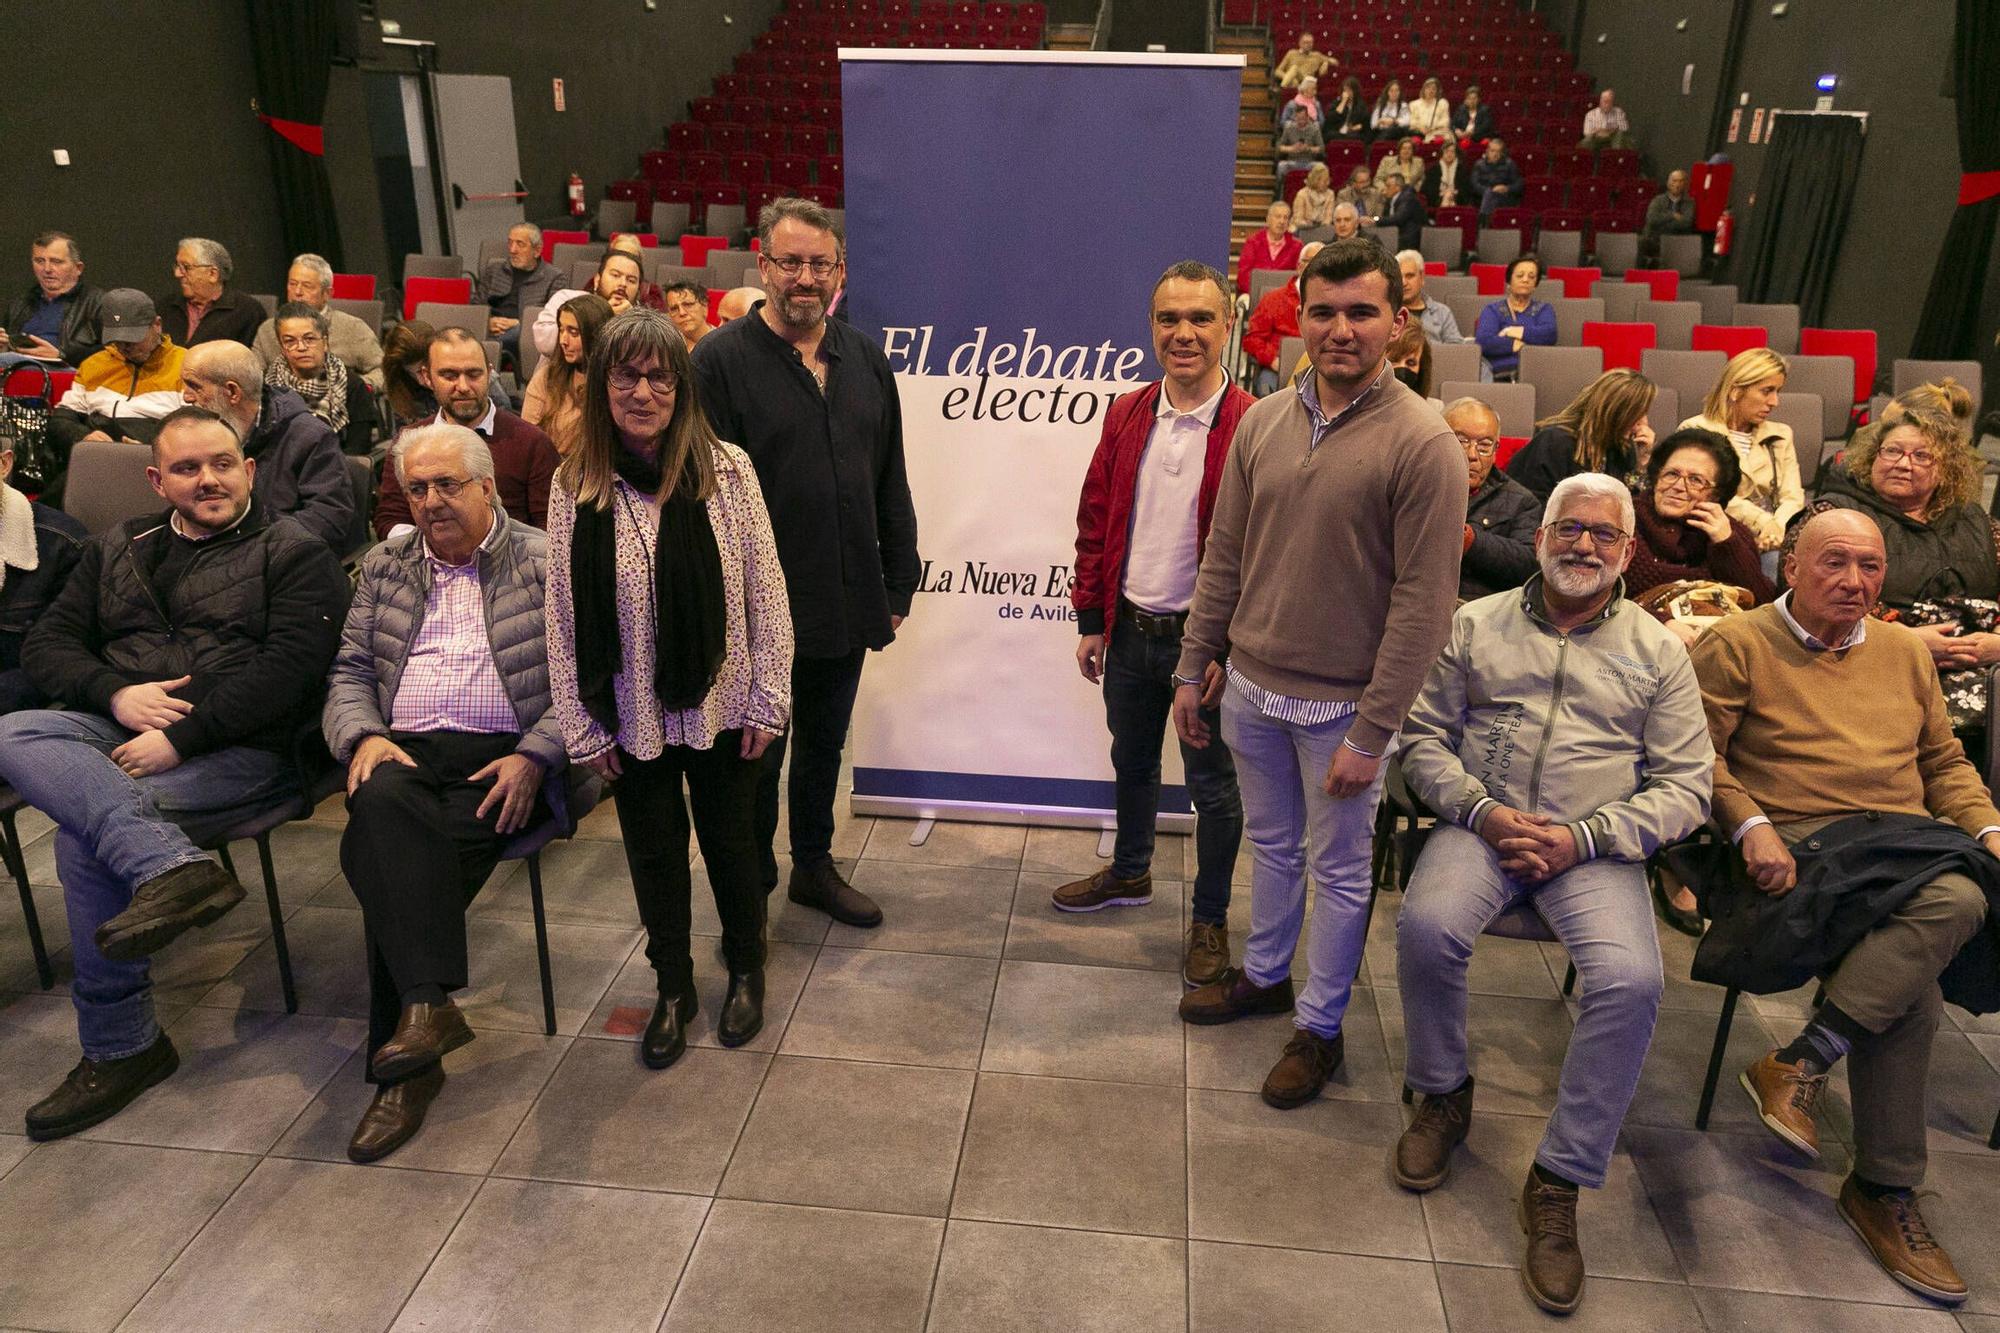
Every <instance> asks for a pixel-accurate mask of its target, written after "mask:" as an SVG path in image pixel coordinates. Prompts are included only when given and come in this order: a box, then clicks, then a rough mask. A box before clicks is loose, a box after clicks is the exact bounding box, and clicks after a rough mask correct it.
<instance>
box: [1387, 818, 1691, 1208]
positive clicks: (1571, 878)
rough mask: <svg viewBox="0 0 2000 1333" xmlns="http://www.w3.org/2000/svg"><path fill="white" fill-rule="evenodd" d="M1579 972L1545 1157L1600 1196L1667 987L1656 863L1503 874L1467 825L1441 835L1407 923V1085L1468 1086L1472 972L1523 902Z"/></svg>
mask: <svg viewBox="0 0 2000 1333" xmlns="http://www.w3.org/2000/svg"><path fill="white" fill-rule="evenodd" d="M1528 897H1532V899H1533V902H1534V907H1535V910H1536V911H1537V912H1538V913H1540V914H1541V918H1542V920H1544V921H1546V922H1547V923H1548V926H1549V929H1550V930H1552V931H1554V932H1555V935H1556V938H1557V939H1559V940H1561V941H1562V946H1563V948H1564V949H1566V950H1567V951H1568V952H1569V956H1570V959H1571V961H1572V962H1574V963H1575V964H1576V975H1577V979H1578V982H1579V983H1580V986H1581V991H1582V999H1581V1000H1580V1001H1579V1002H1578V1006H1577V1007H1578V1014H1577V1020H1576V1029H1575V1031H1573V1032H1572V1033H1571V1034H1570V1039H1569V1053H1568V1054H1567V1055H1566V1056H1565V1057H1564V1058H1563V1067H1562V1080H1561V1082H1560V1084H1559V1085H1558V1088H1557V1092H1556V1110H1555V1114H1554V1115H1552V1116H1550V1117H1549V1124H1548V1129H1547V1130H1546V1131H1545V1132H1544V1133H1543V1135H1542V1142H1541V1146H1540V1147H1539V1148H1537V1149H1536V1150H1535V1160H1536V1161H1537V1162H1540V1163H1541V1164H1542V1165H1543V1166H1544V1167H1546V1168H1548V1169H1549V1170H1550V1171H1553V1172H1555V1173H1556V1174H1557V1175H1559V1176H1562V1177H1564V1178H1565V1179H1568V1180H1573V1181H1575V1182H1577V1183H1578V1184H1580V1185H1589V1186H1591V1187H1592V1188H1593V1189H1594V1188H1597V1187H1599V1186H1601V1185H1603V1184H1604V1173H1605V1171H1606V1169H1607V1168H1608V1167H1609V1166H1610V1164H1611V1150H1612V1148H1613V1147H1615V1146H1616V1145H1617V1142H1618V1130H1619V1127H1620V1126H1621V1125H1622V1124H1624V1122H1625V1111H1626V1109H1627V1108H1628V1107H1630V1106H1631V1104H1632V1094H1633V1092H1634V1091H1635V1090H1636V1089H1637V1088H1638V1086H1639V1069H1640V1066H1642V1065H1643V1064H1645V1062H1646V1049H1647V1047H1649V1046H1650V1045H1651V1044H1652V1041H1653V1020H1654V1018H1655V1017H1657V1016H1658V1014H1659V1011H1660V994H1661V992H1662V990H1663V989H1664V986H1665V982H1664V981H1663V980H1662V978H1661V972H1660V939H1659V936H1658V934H1656V933H1655V930H1654V926H1653V904H1652V899H1651V898H1650V897H1649V896H1648V894H1647V891H1646V871H1645V867H1643V866H1640V865H1637V864H1634V863H1633V862H1630V861H1586V862H1584V863H1583V864H1582V865H1579V866H1577V867H1575V868H1574V869H1572V870H1570V871H1568V872H1566V873H1564V874H1562V875H1558V876H1557V877H1556V878H1554V879H1552V880H1549V881H1548V882H1547V883H1545V884H1540V885H1534V884H1525V883H1522V882H1521V881H1519V880H1516V879H1514V878H1512V877H1511V876H1509V875H1508V874H1506V873H1505V872H1504V871H1502V870H1501V869H1500V854H1499V853H1498V852H1496V851H1495V850H1494V849H1493V848H1492V847H1490V846H1488V845H1487V843H1486V841H1485V840H1484V839H1483V838H1481V837H1479V836H1478V835H1477V834H1475V833H1473V832H1471V831H1470V830H1468V829H1464V828H1460V827H1459V826H1458V825H1456V824H1440V825H1438V826H1437V828H1436V829H1434V830H1432V832H1431V836H1430V839H1429V840H1428V841H1427V842H1426V843H1425V844H1424V852H1423V855H1422V856H1421V857H1419V858H1418V859H1417V865H1416V869H1415V870H1414V871H1413V872H1412V874H1411V876H1410V890H1409V893H1408V894H1407V895H1405V897H1404V899H1403V914H1402V916H1401V918H1400V919H1399V920H1398V921H1397V924H1396V980H1397V983H1398V985H1399V986H1400V988H1401V989H1402V992H1403V1031H1404V1040H1405V1041H1406V1043H1407V1045H1408V1051H1409V1062H1408V1072H1407V1074H1406V1075H1405V1080H1406V1081H1407V1082H1408V1083H1409V1085H1410V1087H1411V1088H1412V1089H1414V1090H1415V1091H1417V1092H1422V1093H1431V1094H1438V1093H1446V1092H1451V1091H1454V1090H1455V1089H1457V1088H1458V1087H1459V1086H1460V1085H1461V1084H1463V1083H1464V1082H1465V1079H1466V1076H1467V1075H1468V1074H1469V1073H1470V1072H1471V1069H1470V1067H1469V1066H1468V1064H1467V1060H1466V1041H1465V1003H1466V1001H1465V971H1466V967H1467V965H1468V964H1469V963H1470V961H1471V959H1472V946H1473V944H1474V942H1475V941H1477V940H1478V938H1479V933H1480V932H1481V931H1482V930H1484V929H1485V928H1486V926H1487V923H1489V922H1490V921H1492V920H1493V918H1494V917H1496V916H1499V915H1500V913H1501V912H1502V911H1504V910H1506V909H1507V908H1508V907H1509V906H1511V905H1513V904H1514V903H1516V902H1518V901H1520V900H1521V899H1522V898H1528Z"/></svg>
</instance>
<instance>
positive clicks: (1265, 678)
mask: <svg viewBox="0 0 2000 1333" xmlns="http://www.w3.org/2000/svg"><path fill="white" fill-rule="evenodd" d="M1300 290H1301V294H1302V297H1303V304H1304V308H1303V312H1302V314H1301V317H1300V325H1301V327H1302V328H1303V330H1304V333H1305V341H1306V352H1307V355H1308V356H1310V357H1311V359H1312V373H1311V374H1308V375H1301V376H1300V377H1299V382H1298V387H1297V389H1296V390H1293V391H1289V392H1285V393H1278V394H1273V395H1272V396H1271V397H1269V398H1265V399H1263V400H1261V401H1260V402H1259V403H1258V404H1257V405H1256V406H1255V407H1253V408H1251V409H1250V411H1249V412H1248V413H1247V414H1245V416H1244V418H1243V423H1242V424H1241V425H1240V426H1239V427H1238V428H1237V433H1236V439H1235V441H1234V443H1233V444H1232V446H1231V448H1230V453H1229V465H1228V467H1227V469H1226V470H1225V471H1224V473H1223V478H1222V485H1221V489H1220V491H1219V493H1218V495H1217V498H1216V505H1215V520H1214V524H1213V526H1212V527H1211V528H1210V530H1209V540H1208V546H1207V549H1206V552H1205V554H1204V555H1203V557H1202V562H1201V573H1200V575H1199V577H1198V579H1197V581H1196V587H1195V599H1194V607H1193V609H1192V611H1190V613H1189V615H1188V622H1187V629H1186V632H1185V636H1184V637H1183V639H1182V647H1181V660H1180V665H1179V666H1178V668H1177V669H1176V672H1175V684H1176V685H1177V686H1179V689H1178V690H1177V691H1176V692H1175V696H1174V729H1175V731H1176V732H1177V733H1178V734H1179V735H1180V738H1181V739H1182V740H1183V741H1184V742H1186V743H1187V744H1189V745H1192V746H1194V747H1195V748H1197V749H1200V748H1202V747H1203V746H1206V745H1209V744H1212V743H1213V742H1214V738H1215V733H1214V730H1213V728H1212V727H1211V726H1210V724H1209V723H1208V722H1206V721H1204V720H1203V712H1204V710H1205V709H1210V708H1213V707H1214V706H1215V704H1216V702H1217V700H1218V699H1220V700H1221V703H1222V739H1223V740H1224V741H1226V742H1227V744H1228V746H1229V749H1230V752H1231V754H1233V755H1234V756H1235V761H1236V771H1237V779H1238V782H1239V784H1240V786H1241V790H1242V793H1243V809H1244V817H1245V824H1246V828H1245V831H1246V832H1247V833H1248V835H1249V839H1250V846H1251V851H1252V856H1253V870H1252V876H1251V890H1250V896H1251V909H1250V910H1251V931H1250V938H1249V941H1248V942H1247V944H1246V946H1245V948H1244V952H1243V965H1242V967H1241V968H1230V969H1228V970H1226V971H1225V972H1224V973H1223V974H1222V975H1221V976H1220V977H1218V978H1217V979H1216V980H1215V981H1213V982H1211V983H1210V984H1208V985H1206V986H1203V987H1200V988H1199V989H1196V990H1193V991H1190V992H1189V993H1188V994H1187V995H1186V996H1185V997H1183V998H1182V1000H1181V1005H1180V1013H1181V1017H1182V1019H1183V1020H1185V1021H1187V1022H1190V1023H1226V1022H1230V1021H1232V1020H1234V1019H1237V1018H1242V1017H1246V1016H1248V1015H1251V1014H1260V1013H1283V1012H1285V1011H1286V1010H1288V1009H1292V1008H1293V1007H1294V1006H1293V993H1292V980H1291V972H1292V956H1293V953H1294V951H1295V949H1296V947H1297V944H1298V937H1299V931H1300V927H1301V923H1302V920H1303V918H1304V915H1305V896H1304V895H1305V881H1306V876H1307V872H1308V860H1310V871H1311V876H1312V883H1313V886H1314V895H1315V900H1316V901H1315V904H1314V908H1313V914H1312V928H1311V939H1310V943H1309V944H1308V946H1307V955H1306V957H1307V981H1306V986H1305V990H1304V992H1303V993H1302V994H1300V995H1299V996H1298V1000H1297V1012H1296V1015H1295V1016H1294V1018H1293V1023H1294V1024H1295V1027H1296V1031H1295V1034H1294V1035H1293V1037H1292V1038H1291V1040H1290V1041H1288V1042H1287V1043H1286V1045H1285V1051H1284V1055H1283V1056H1282V1057H1281V1058H1280V1059H1279V1061H1278V1063H1277V1065H1276V1066H1275V1067H1274V1068H1273V1069H1272V1070H1271V1072H1270V1074H1269V1076H1268V1077H1266V1079H1265V1080H1264V1086H1263V1096H1264V1100H1265V1101H1266V1102H1268V1103H1269V1104H1271V1105H1272V1106H1275V1107H1278V1108H1280V1109H1284V1108H1290V1107H1295V1106H1301V1105H1304V1104H1305V1103H1306V1102H1308V1101H1311V1100H1312V1099H1313V1098H1314V1097H1316V1096H1318V1095H1319V1092H1320V1090H1321V1089H1322V1088H1323V1087H1324V1086H1325V1084H1326V1080H1327V1078H1328V1077H1330V1076H1331V1075H1332V1073H1333V1071H1334V1070H1336V1069H1337V1068H1339V1066H1340V1064H1341V1058H1342V1032H1341V1028H1342V1020H1343V1017H1344V1015H1345V1012H1346V1009H1347V1001H1348V997H1349V993H1350V988H1351V986H1352V983H1353V978H1354V973H1355V968H1356V966H1357V965H1358V964H1359V962H1360V958H1361V945H1362V939H1363V936H1364V935H1365V933H1366V930H1367V918H1368V906H1369V897H1370V881H1371V878H1372V876H1371V873H1370V871H1371V867H1370V845H1371V836H1370V833H1371V829H1372V828H1373V826H1374V822H1375V805H1376V800H1377V797H1378V796H1379V794H1380V791H1381V785H1382V755H1383V754H1384V753H1385V752H1386V751H1387V749H1388V747H1389V743H1390V742H1391V741H1392V740H1393V739H1394V738H1395V735H1396V732H1397V729H1398V728H1400V727H1401V726H1402V724H1403V715H1404V714H1405V713H1406V712H1408V711H1409V706H1410V702H1411V700H1413V699H1414V698H1415V697H1416V693H1417V689H1418V687H1419V686H1421V685H1422V684H1423V675H1424V672H1425V670H1426V669H1427V668H1428V666H1429V664H1430V663H1431V662H1432V661H1433V660H1434V659H1435V658H1436V657H1437V654H1438V650H1439V649H1440V648H1442V647H1443V646H1444V642H1445V639H1446V637H1447V635H1448V634H1449V632H1450V620H1451V608H1452V606H1453V604H1454V602H1453V596H1452V594H1453V592H1454V590H1455V589H1456V587H1457V583H1458V558H1457V554H1456V553H1455V552H1454V551H1453V550H1452V549H1451V547H1452V544H1453V543H1454V542H1456V541H1457V540H1458V535H1459V533H1460V531H1461V530H1462V529H1463V528H1464V525H1465V467H1464V456H1463V454H1462V453H1461V452H1460V451H1459V449H1458V446H1457V443H1456V441H1454V440H1453V438H1452V436H1451V434H1450V432H1449V431H1447V430H1445V429H1444V423H1443V422H1442V421H1441V420H1439V419H1438V415H1437V413H1436V412H1435V411H1433V410H1432V409H1431V408H1430V407H1429V406H1428V405H1427V404H1425V403H1424V401H1423V400H1422V399H1421V398H1418V397H1417V396H1416V395H1415V394H1413V393H1411V392H1410V391H1409V390H1408V389H1406V388H1404V387H1403V386H1402V385H1401V384H1400V383H1398V382H1397V381H1396V379H1395V377H1394V376H1392V375H1391V374H1390V373H1389V369H1388V365H1387V362H1386V360H1385V357H1384V352H1385V351H1386V349H1387V347H1388V345H1389V340H1390V338H1391V337H1392V336H1393V334H1394V333H1395V332H1396V331H1397V330H1398V329H1399V328H1400V327H1401V326H1402V324H1403V322H1404V318H1405V317H1404V315H1403V313H1402V304H1403V293H1402V276H1401V274H1400V273H1398V271H1397V269H1396V266H1395V263H1394V262H1393V261H1392V260H1390V258H1389V257H1388V255H1386V254H1385V253H1383V251H1382V249H1381V247H1380V246H1378V245H1376V244H1375V243H1374V242H1372V241H1365V240H1363V241H1335V242H1333V243H1332V244H1330V245H1328V246H1327V247H1326V249H1324V250H1322V251H1320V253H1319V255H1318V256H1317V257H1316V258H1314V260H1313V262H1312V263H1311V264H1309V265H1308V266H1307V267H1306V271H1305V273H1304V275H1303V276H1302V277H1301V279H1300ZM1329 453H1331V454H1333V455H1335V456H1337V457H1338V458H1339V460H1340V465H1339V466H1337V467H1335V466H1319V467H1313V466H1310V463H1311V462H1312V460H1313V459H1314V458H1316V457H1319V458H1324V457H1326V456H1328V454H1329ZM1332 586H1338V587H1339V588H1340V589H1341V590H1342V592H1341V612H1340V614H1339V615H1337V616H1335V615H1329V614H1327V601H1326V594H1327V589H1328V588H1329V587H1332ZM1225 656H1226V660H1225ZM1308 830H1310V835H1311V837H1310V856H1309V855H1308Z"/></svg>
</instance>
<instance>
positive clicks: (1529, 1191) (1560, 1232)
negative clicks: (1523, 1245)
mask: <svg viewBox="0 0 2000 1333" xmlns="http://www.w3.org/2000/svg"><path fill="white" fill-rule="evenodd" d="M1576 1196H1577V1190H1576V1187H1575V1186H1573V1185H1545V1184H1543V1183H1542V1181H1541V1178H1540V1177H1538V1176H1537V1175H1536V1174H1535V1173H1534V1171H1533V1169H1530V1170H1529V1172H1528V1183H1527V1184H1526V1185H1523V1186H1522V1187H1521V1230H1522V1231H1524V1232H1526V1233H1527V1236H1528V1252H1527V1255H1526V1257H1525V1258H1523V1259H1522V1260H1521V1281H1522V1282H1523V1283H1524V1284H1525V1285H1526V1286H1527V1288H1528V1295H1529V1297H1531V1298H1532V1299H1533V1300H1534V1302H1535V1304H1537V1305H1539V1306H1541V1307H1542V1308H1543V1309H1544V1310H1547V1311H1548V1312H1549V1313H1550V1314H1569V1313H1570V1312H1571V1311H1573V1310H1575V1309H1576V1307H1577V1306H1579V1305H1581V1304H1583V1251H1582V1250H1581V1249H1580V1248H1578V1246H1577V1243H1576Z"/></svg>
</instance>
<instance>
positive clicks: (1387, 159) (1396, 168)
mask: <svg viewBox="0 0 2000 1333" xmlns="http://www.w3.org/2000/svg"><path fill="white" fill-rule="evenodd" d="M1433 82H1435V80H1433ZM1427 165H1428V164H1426V163H1425V161H1424V160H1423V159H1422V158H1421V157H1418V156H1417V138H1416V136H1415V135H1410V134H1406V135H1404V136H1403V137H1402V138H1401V139H1400V140H1398V141H1397V143H1396V151H1395V152H1393V153H1386V154H1384V155H1383V157H1382V160H1381V161H1380V162H1378V163H1376V164H1375V180H1376V182H1377V183H1378V184H1379V183H1380V182H1381V180H1382V178H1383V177H1384V176H1386V175H1388V174H1389V173H1390V172H1392V171H1393V172H1396V173H1397V174H1398V175H1400V176H1401V177H1402V178H1403V184H1405V185H1407V186H1409V187H1410V188H1411V189H1412V190H1416V191H1419V192H1421V191H1422V190H1423V188H1424V172H1425V170H1426V169H1427Z"/></svg>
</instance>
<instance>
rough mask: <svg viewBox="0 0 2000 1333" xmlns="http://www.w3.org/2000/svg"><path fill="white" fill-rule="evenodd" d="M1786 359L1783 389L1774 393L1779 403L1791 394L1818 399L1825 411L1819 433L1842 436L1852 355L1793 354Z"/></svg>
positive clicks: (1851, 404) (1847, 410)
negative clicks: (1787, 368)
mask: <svg viewBox="0 0 2000 1333" xmlns="http://www.w3.org/2000/svg"><path fill="white" fill-rule="evenodd" d="M1787 362H1788V364H1789V366H1790V370H1789V372H1788V373H1787V374H1786V376H1785V388H1784V391H1783V392H1781V393H1780V394H1779V395H1778V401H1779V402H1781V403H1782V402H1784V400H1785V399H1786V398H1789V397H1790V396H1791V395H1792V394H1794V393H1799V394H1811V395H1812V396H1814V397H1815V398H1817V399H1819V401H1820V404H1821V405H1822V407H1823V408H1824V410H1825V415H1824V416H1823V417H1822V418H1821V422H1820V433H1821V434H1822V435H1824V436H1825V437H1826V438H1827V439H1830V440H1838V439H1841V438H1843V437H1845V436H1846V434H1847V423H1848V420H1849V419H1850V416H1851V414H1852V412H1853V408H1854V402H1853V399H1852V397H1851V395H1852V394H1853V393H1854V358H1853V357H1851V356H1794V357H1789V358H1787Z"/></svg>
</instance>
